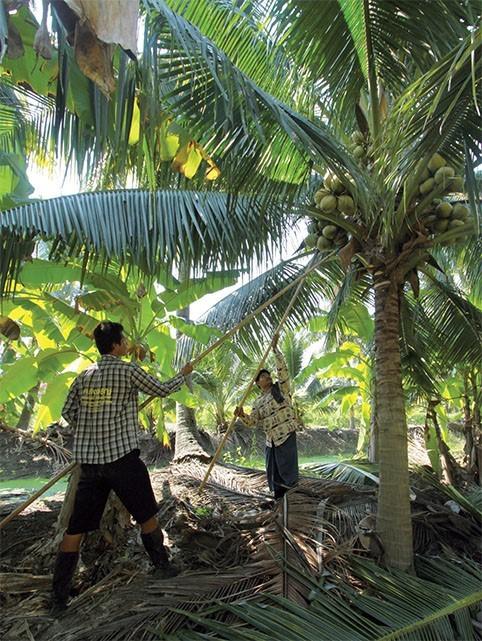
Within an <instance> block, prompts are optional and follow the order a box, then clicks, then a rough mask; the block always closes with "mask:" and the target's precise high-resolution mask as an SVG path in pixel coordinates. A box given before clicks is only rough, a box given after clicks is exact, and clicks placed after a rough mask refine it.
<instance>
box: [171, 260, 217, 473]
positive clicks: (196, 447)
mask: <svg viewBox="0 0 482 641" xmlns="http://www.w3.org/2000/svg"><path fill="white" fill-rule="evenodd" d="M179 279H180V280H181V281H182V282H184V281H186V280H188V279H189V269H188V267H187V266H184V267H181V268H180V270H179ZM177 315H178V316H179V317H180V318H182V319H184V320H185V321H188V320H189V306H188V307H185V308H184V309H182V310H180V311H179V312H178V314H177ZM179 336H180V332H179V331H178V332H177V338H179ZM190 378H191V377H190V376H189V377H188V381H187V383H188V385H189V383H190ZM188 458H199V459H202V460H210V459H211V456H210V455H209V454H208V452H206V450H205V449H204V448H203V446H202V445H201V442H200V438H199V432H198V429H197V424H196V414H195V411H194V409H193V408H191V407H187V406H186V405H182V404H181V403H176V445H175V448H174V459H173V460H174V461H176V462H178V461H181V460H183V459H188Z"/></svg>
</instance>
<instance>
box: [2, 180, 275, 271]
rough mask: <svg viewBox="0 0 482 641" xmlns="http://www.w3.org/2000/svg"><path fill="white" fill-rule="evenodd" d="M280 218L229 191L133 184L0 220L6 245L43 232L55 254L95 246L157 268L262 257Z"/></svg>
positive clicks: (15, 255) (109, 255)
mask: <svg viewBox="0 0 482 641" xmlns="http://www.w3.org/2000/svg"><path fill="white" fill-rule="evenodd" d="M228 212H229V215H228ZM284 216H285V214H284V212H283V211H281V210H280V208H278V207H276V206H274V205H271V206H268V207H265V206H263V205H262V204H260V203H258V204H256V203H255V202H254V201H253V200H252V199H244V198H238V199H236V200H235V201H234V202H232V201H231V198H230V195H229V194H227V193H217V192H196V191H179V190H173V191H157V192H149V191H143V190H135V189H131V190H119V191H106V192H92V193H84V194H76V195H73V196H63V197H60V198H53V199H50V200H44V201H35V202H32V203H31V204H28V205H25V206H22V207H18V208H16V209H12V210H9V211H6V212H4V213H2V214H1V215H0V226H1V229H2V238H4V239H5V240H4V243H5V245H8V244H9V243H10V240H9V239H10V237H11V238H12V239H13V238H14V237H20V238H24V239H25V240H26V241H28V240H30V239H31V238H32V237H33V236H41V237H43V238H48V239H52V240H54V244H53V250H52V257H53V258H66V257H72V256H78V255H79V254H81V253H85V254H87V255H88V254H89V253H90V252H92V253H93V254H94V255H95V256H96V257H97V259H99V260H110V259H116V260H119V261H124V262H127V263H129V264H135V265H138V266H139V267H140V268H141V269H143V270H144V271H145V272H147V273H149V274H157V273H159V271H160V270H161V269H164V268H165V267H166V266H169V265H172V264H173V263H174V262H177V261H178V260H183V259H186V260H189V261H190V262H191V263H192V264H193V265H194V267H195V268H197V269H198V270H205V269H208V268H209V266H211V267H214V266H219V265H220V264H222V265H225V266H228V265H231V266H234V265H240V266H243V265H244V266H246V265H248V264H250V262H251V261H252V260H255V259H256V260H258V261H259V260H262V259H263V257H264V256H265V255H266V252H268V251H269V247H270V245H271V244H272V243H274V240H275V239H279V237H280V235H281V221H282V220H283V218H284ZM278 242H279V241H278ZM14 250H15V245H13V248H11V251H10V252H6V253H5V254H4V253H3V252H2V261H5V262H4V264H3V265H2V274H6V273H10V274H13V275H14V274H15V273H16V270H17V269H18V266H19V264H20V261H21V260H22V259H23V258H24V257H25V253H24V250H22V251H14Z"/></svg>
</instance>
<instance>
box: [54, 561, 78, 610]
mask: <svg viewBox="0 0 482 641" xmlns="http://www.w3.org/2000/svg"><path fill="white" fill-rule="evenodd" d="M78 560H79V553H78V552H62V551H59V553H58V554H57V558H56V559H55V566H54V576H53V581H52V603H51V609H50V614H51V615H52V616H58V615H59V614H60V613H61V612H63V611H64V610H66V609H67V601H68V600H69V596H70V588H71V586H72V579H73V577H74V573H75V568H76V567H77V562H78Z"/></svg>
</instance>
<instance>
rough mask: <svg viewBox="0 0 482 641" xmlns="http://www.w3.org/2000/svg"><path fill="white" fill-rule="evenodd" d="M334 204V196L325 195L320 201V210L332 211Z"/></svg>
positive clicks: (335, 203) (334, 207)
mask: <svg viewBox="0 0 482 641" xmlns="http://www.w3.org/2000/svg"><path fill="white" fill-rule="evenodd" d="M336 205H337V201H336V196H325V197H324V198H323V199H322V200H321V202H320V209H321V210H322V211H334V210H335V209H336Z"/></svg>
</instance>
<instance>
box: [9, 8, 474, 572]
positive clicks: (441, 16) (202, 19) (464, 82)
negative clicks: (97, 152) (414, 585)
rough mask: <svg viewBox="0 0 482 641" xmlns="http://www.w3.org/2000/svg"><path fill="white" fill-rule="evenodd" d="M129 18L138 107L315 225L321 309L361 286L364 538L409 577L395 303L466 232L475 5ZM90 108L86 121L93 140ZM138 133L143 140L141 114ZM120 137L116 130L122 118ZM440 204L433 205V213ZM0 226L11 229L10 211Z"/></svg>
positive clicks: (229, 181)
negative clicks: (366, 298)
mask: <svg viewBox="0 0 482 641" xmlns="http://www.w3.org/2000/svg"><path fill="white" fill-rule="evenodd" d="M143 7H144V11H145V18H146V32H145V33H146V36H145V43H146V44H145V47H144V55H143V57H142V58H141V60H140V61H139V63H138V64H139V67H138V71H139V74H138V78H140V80H139V82H140V83H142V82H144V85H142V84H141V85H140V87H141V91H142V94H141V95H142V98H143V99H144V101H145V103H147V104H148V105H149V109H151V108H152V107H153V106H155V105H157V107H156V110H157V112H159V106H161V108H162V109H165V110H166V112H168V113H169V118H171V119H173V120H174V121H177V122H179V123H182V126H183V127H184V128H185V130H187V131H192V132H195V138H196V141H197V144H198V145H200V147H201V148H202V149H203V150H205V149H206V150H207V153H208V154H209V157H214V158H215V159H216V164H217V166H219V169H220V170H221V176H222V178H221V181H220V183H219V185H220V186H223V185H224V186H225V185H229V187H230V190H231V193H234V194H236V193H243V194H246V195H247V197H251V198H253V197H256V198H257V200H258V202H260V203H262V206H263V208H264V207H265V206H267V205H269V204H272V203H277V204H278V205H279V204H280V203H283V204H291V203H292V202H293V198H294V196H295V195H297V200H296V206H297V211H298V213H299V214H302V215H307V216H309V217H310V218H311V219H312V221H313V223H315V222H316V224H317V226H316V230H314V229H313V227H312V234H313V233H316V234H318V235H319V236H320V237H319V238H316V239H315V242H316V243H317V245H318V247H319V249H320V250H322V251H323V250H326V249H327V247H329V246H331V245H332V242H331V241H334V242H336V243H338V245H344V246H343V247H342V248H341V249H340V251H339V256H340V263H341V265H342V266H343V269H344V270H345V276H344V279H343V286H342V287H341V288H340V290H339V292H338V294H337V297H336V299H335V309H336V308H338V307H339V306H340V305H341V304H342V303H343V301H344V300H346V299H348V298H349V297H350V296H352V295H355V293H356V292H357V291H359V290H360V288H361V289H362V290H363V291H365V292H371V293H372V296H373V304H374V308H375V371H376V415H377V421H378V424H379V428H380V429H379V452H380V495H379V511H378V520H377V529H378V531H379V534H380V536H381V539H382V540H383V542H384V545H385V548H386V550H385V552H386V559H387V561H388V562H389V563H390V564H391V565H393V566H395V567H400V568H408V567H410V566H411V564H412V545H411V534H410V532H411V526H410V502H409V491H408V472H407V454H406V420H405V410H404V398H403V388H402V378H401V356H400V344H399V337H400V307H401V304H402V301H403V297H404V288H405V286H406V283H408V284H409V285H410V286H411V287H412V288H413V290H414V291H415V292H417V291H418V289H419V274H421V273H423V274H424V275H425V276H426V277H427V278H429V279H432V280H433V281H434V280H436V278H435V276H434V274H433V272H432V271H431V269H432V268H431V267H430V265H433V264H434V261H433V256H432V250H433V249H434V248H436V247H439V246H444V245H445V244H447V243H449V242H452V241H453V240H457V241H460V242H465V241H464V240H463V239H465V238H466V237H467V236H468V235H470V234H473V233H474V231H475V230H476V229H477V228H478V224H479V223H478V219H477V218H476V216H478V215H479V213H478V207H477V203H476V200H477V195H476V191H475V184H476V183H475V179H474V166H476V165H477V163H478V162H480V148H479V146H478V117H479V111H478V110H479V107H478V104H477V91H478V88H479V86H480V77H481V75H480V64H481V63H480V53H481V30H480V27H478V26H477V25H478V20H479V17H480V16H479V12H480V7H479V5H478V3H476V2H474V1H472V0H469V1H468V2H466V3H464V4H463V5H461V3H459V2H458V1H456V0H436V1H434V2H431V3H423V4H419V3H413V2H411V1H409V0H393V2H391V3H390V4H389V5H387V3H386V2H382V1H381V0H363V1H362V2H360V1H359V0H329V1H326V2H323V3H321V4H320V3H319V2H317V1H315V0H313V1H303V2H300V1H299V0H287V1H286V0H272V1H270V2H264V3H261V2H256V1H255V0H253V1H252V2H246V3H243V5H242V6H239V5H238V4H237V3H236V4H234V5H228V4H226V3H224V2H221V1H219V2H217V1H215V0H200V1H199V2H196V3H185V2H182V0H168V1H162V0H144V3H143ZM126 77H127V75H126V74H124V75H123V76H122V77H121V76H119V82H120V81H121V80H122V87H123V90H124V93H125V95H126V96H127V103H123V102H122V100H121V101H120V103H121V106H122V110H118V111H119V113H120V111H122V112H123V113H124V114H125V113H126V112H125V109H124V108H125V104H130V105H132V104H133V100H134V98H135V90H134V89H132V88H131V89H130V90H129V89H128V88H127V84H126V82H125V78H126ZM129 86H130V85H129ZM151 89H153V90H152V91H150V90H151ZM129 100H130V101H131V102H130V103H129V102H128V101H129ZM141 102H142V101H141ZM99 105H100V103H99ZM144 106H145V105H144ZM103 109H104V111H103V112H102V114H101V111H102V110H101V109H98V111H97V112H96V113H94V119H95V123H96V127H97V131H98V132H99V134H98V138H99V139H101V138H102V139H103V140H105V139H106V138H107V137H108V135H107V133H104V132H102V135H101V134H100V130H101V120H100V117H101V116H102V118H103V119H104V121H105V119H106V111H105V108H103ZM131 112H132V110H131ZM145 113H148V112H145ZM97 116H98V117H97ZM141 122H142V124H141V125H140V127H141V128H142V127H144V128H145V130H143V132H144V133H145V132H148V131H151V129H149V127H151V121H150V120H149V118H144V119H141ZM119 127H120V124H119ZM69 131H70V130H69ZM122 131H130V128H127V127H126V125H125V123H124V128H123V130H122ZM144 133H143V134H142V135H144ZM141 137H142V136H141ZM350 137H352V141H353V144H352V142H351V141H350ZM124 140H125V136H124ZM99 144H100V143H99ZM80 147H82V145H80ZM99 148H100V147H99ZM102 148H104V147H102ZM434 154H437V155H434ZM128 155H129V154H124V156H123V158H127V157H128ZM151 156H152V154H151ZM104 160H105V157H104ZM154 164H155V163H154ZM107 165H108V164H107ZM107 165H106V166H107ZM462 166H463V167H464V169H463V170H462ZM327 170H329V171H330V173H329V174H328V175H326V176H325V180H324V182H323V185H322V186H321V189H322V190H324V191H320V190H319V189H318V195H317V199H316V204H317V207H315V206H313V205H312V204H310V200H311V194H310V188H312V187H313V182H314V183H315V184H316V183H317V185H316V186H317V187H320V185H321V175H322V174H324V173H325V172H326V171H327ZM158 173H159V172H158ZM456 173H458V174H462V173H464V177H465V185H462V184H461V181H460V180H459V179H456V178H455V179H454V180H452V177H453V176H455V174H456ZM317 176H318V178H317ZM310 179H311V182H310ZM460 191H463V192H464V194H467V196H468V202H469V204H470V209H471V214H470V217H468V216H467V212H466V210H465V209H462V210H461V209H460V207H459V209H457V210H456V211H457V212H458V216H455V215H452V214H454V207H453V205H454V204H455V193H456V192H460ZM450 193H452V195H451V196H449V197H447V194H450ZM307 194H310V196H308V195H307ZM442 197H445V203H440V202H437V200H436V199H437V198H438V199H440V198H442ZM326 198H328V200H325V199H326ZM464 200H467V198H465V197H464ZM439 214H440V216H439ZM12 216H13V218H12ZM27 218H28V214H27ZM4 220H5V222H6V223H7V224H8V225H10V226H11V227H15V226H16V225H18V224H19V218H18V216H17V219H16V220H15V214H10V218H9V219H8V221H7V220H6V219H5V218H4ZM456 220H458V221H459V222H455V221H456ZM444 221H445V222H444ZM447 221H448V222H447ZM17 229H18V226H17ZM24 229H25V227H24ZM320 232H321V233H320ZM144 237H145V234H144ZM309 242H310V243H311V244H312V243H313V237H312V238H311V239H310V241H309ZM446 251H449V250H448V249H447V250H446ZM474 255H475V252H474Z"/></svg>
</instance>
